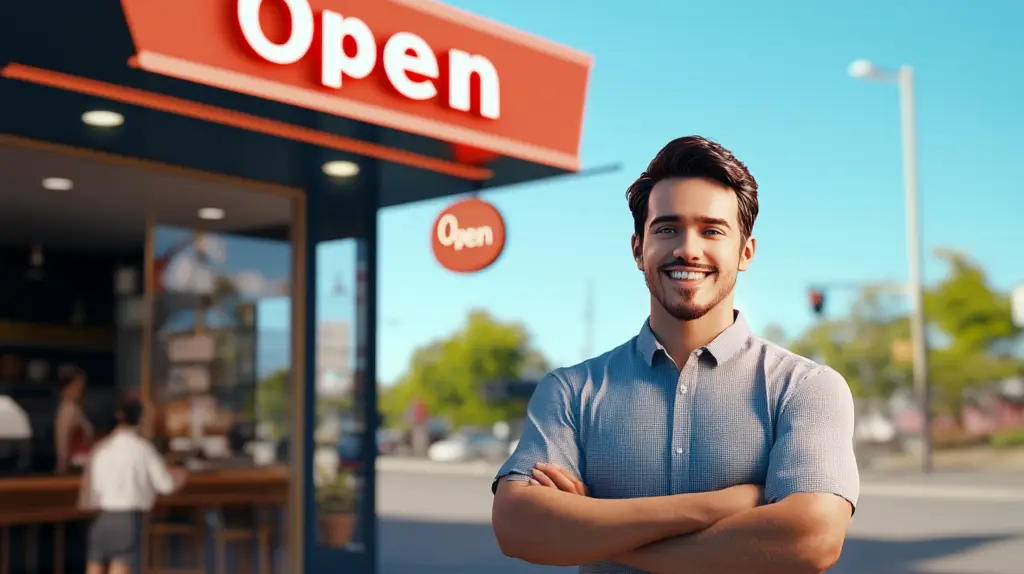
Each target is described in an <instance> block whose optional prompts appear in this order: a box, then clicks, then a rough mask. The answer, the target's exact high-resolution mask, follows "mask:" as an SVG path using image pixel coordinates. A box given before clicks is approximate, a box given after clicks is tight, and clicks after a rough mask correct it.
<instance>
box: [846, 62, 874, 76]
mask: <svg viewBox="0 0 1024 574" xmlns="http://www.w3.org/2000/svg"><path fill="white" fill-rule="evenodd" d="M847 71H848V72H849V73H850V77H851V78H855V79H858V80H867V79H872V78H877V77H878V76H880V75H881V72H880V71H879V69H878V68H876V67H875V65H874V64H872V63H871V61H869V60H854V61H853V62H850V67H849V68H847Z"/></svg>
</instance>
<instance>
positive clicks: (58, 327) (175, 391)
mask: <svg viewBox="0 0 1024 574" xmlns="http://www.w3.org/2000/svg"><path fill="white" fill-rule="evenodd" d="M4 16H5V17H4V22H5V34H4V35H3V36H2V37H0V65H2V66H3V68H2V79H0V175H2V179H0V181H3V182H4V183H3V184H2V187H0V271H3V272H4V273H5V280H4V282H3V287H2V293H0V294H2V297H0V403H2V404H0V407H4V408H7V407H6V406H4V405H13V406H11V407H10V408H12V409H14V411H18V412H17V416H11V417H7V418H5V420H14V419H15V418H17V419H18V420H19V421H20V420H21V419H24V424H21V426H20V427H18V428H16V429H14V430H11V431H8V430H6V429H5V428H3V427H5V425H0V465H3V466H2V469H3V476H0V574H8V573H12V572H22V571H24V572H30V571H32V572H34V571H38V572H62V571H81V567H82V561H83V556H82V552H81V547H82V540H81V538H82V528H81V526H82V520H83V519H84V518H86V515H83V514H82V513H80V512H79V511H78V510H77V509H76V504H75V502H76V498H77V492H78V488H79V478H78V476H77V475H76V474H75V473H74V471H73V470H70V471H68V472H67V473H65V474H63V475H56V474H55V472H56V469H57V467H58V466H59V465H58V464H57V463H56V462H55V461H57V460H58V459H61V456H63V455H61V454H60V453H59V452H58V451H60V448H59V447H54V446H53V445H54V443H55V442H57V441H56V439H55V437H54V435H55V434H59V433H58V431H56V430H55V429H54V424H55V423H54V421H53V418H54V415H53V413H54V411H56V409H57V408H58V405H59V404H60V403H61V401H62V400H72V399H69V398H68V397H69V396H71V395H68V394H67V392H65V394H64V395H61V394H60V392H59V391H58V390H57V389H56V381H57V379H58V377H59V374H60V373H61V372H62V371H63V370H66V369H68V368H70V367H71V366H73V367H75V368H76V369H78V370H80V371H84V372H86V373H87V374H88V383H87V385H86V387H85V388H86V390H85V391H84V393H83V394H82V396H81V397H80V398H78V397H77V395H76V396H75V398H74V399H73V400H78V401H80V402H81V403H82V406H83V409H84V410H85V411H86V412H87V413H88V414H89V416H90V417H92V419H93V420H92V422H93V426H94V427H95V432H94V434H95V436H96V437H99V436H101V435H102V434H103V432H104V429H107V428H109V427H110V425H111V424H112V423H111V422H110V421H109V420H108V419H109V418H110V417H109V413H110V412H111V411H112V408H113V405H114V404H116V402H117V400H119V397H122V396H124V395H125V394H128V393H137V394H139V395H140V396H141V397H142V398H143V400H144V401H145V402H146V403H147V404H148V405H150V406H151V407H152V412H153V416H152V417H151V419H150V420H149V421H148V424H147V425H146V429H145V431H146V432H147V433H148V434H149V436H151V437H152V438H153V440H154V441H155V442H156V444H157V445H158V446H159V447H160V448H161V449H162V450H163V451H164V452H165V453H167V454H168V455H169V456H170V457H172V458H176V459H177V460H179V461H180V462H183V463H187V464H189V465H190V467H191V468H192V469H193V470H194V472H193V473H192V475H191V477H190V484H189V486H188V487H186V489H185V490H183V491H182V492H181V493H179V494H178V495H176V496H173V497H170V498H169V499H168V500H166V501H164V502H163V503H161V506H160V508H159V509H158V512H156V513H155V516H156V515H159V517H163V518H166V519H167V520H168V521H167V522H159V521H157V518H154V522H153V523H152V524H151V525H149V526H148V527H147V536H146V541H147V542H146V547H147V552H146V554H147V558H146V562H147V563H146V565H145V566H144V567H143V569H142V571H145V572H148V571H153V568H156V567H157V566H160V567H171V566H182V567H184V566H188V564H186V563H184V562H182V561H183V560H190V559H191V560H193V562H194V566H192V568H193V569H194V571H204V572H205V571H209V572H214V571H216V572H236V571H251V572H260V573H263V572H267V573H269V572H293V573H300V572H307V573H315V572H320V571H327V570H330V571H332V572H338V571H340V572H367V573H369V572H374V571H375V569H376V548H377V541H376V532H375V527H374V524H375V520H374V517H375V508H374V499H375V485H376V480H375V470H374V459H375V453H376V452H377V439H376V433H375V429H376V428H377V425H378V415H377V397H376V385H375V384H374V381H375V380H376V365H375V357H376V347H377V344H378V336H377V328H376V316H377V313H376V309H377V301H376V293H377V238H378V229H377V220H378V217H377V214H378V210H380V209H381V208H384V207H388V206H393V205H399V204H403V203H407V202H414V201H420V200H425V199H430V198H437V197H442V196H447V195H452V196H455V195H460V194H469V193H472V192H475V191H480V190H484V189H490V188H494V187H498V186H503V185H509V184H515V183H521V182H526V181H532V180H536V179H540V178H545V177H551V176H555V175H559V174H564V173H571V172H575V171H578V170H579V167H580V165H579V161H580V160H579V145H580V136H581V128H582V121H583V108H584V102H585V97H586V88H587V81H588V75H589V71H590V66H591V60H590V58H589V57H588V56H586V55H585V54H581V53H579V52H576V51H574V50H571V49H568V48H565V47H562V46H559V45H556V44H554V43H551V42H548V41H546V40H543V39H540V38H536V37H533V36H530V35H528V34H525V33H523V32H520V31H517V30H514V29H511V28H508V27H505V26H503V25H499V24H496V23H494V22H490V21H487V20H484V19H481V18H478V17H476V16H474V15H472V14H468V13H466V12H463V11H461V10H457V9H454V8H451V7H448V6H446V5H443V4H439V3H436V2H433V1H429V0H372V1H368V0H359V1H357V0H265V1H261V0H175V1H173V2H171V1H158V0H122V2H120V3H118V2H115V1H114V0H104V1H102V2H99V1H97V2H81V1H78V2H74V1H71V0H39V1H37V2H17V3H14V4H12V5H11V6H7V7H6V10H5V15H4ZM454 199H455V198H453V201H454ZM483 205H484V206H486V205H487V204H483ZM481 214H482V215H481ZM495 217H496V219H495ZM436 225H437V226H438V228H439V230H440V231H441V233H435V236H434V238H433V239H431V238H426V237H423V238H419V237H410V238H408V241H433V242H434V249H435V253H437V255H438V262H439V264H443V265H444V266H446V267H448V268H449V269H452V270H453V272H460V271H461V272H472V271H474V270H478V269H481V268H483V267H485V266H487V265H490V264H492V263H493V262H494V261H495V259H496V258H497V256H498V255H500V252H501V248H502V246H503V243H504V227H505V226H506V225H507V226H509V227H511V228H512V231H511V232H512V233H515V231H514V229H515V226H516V225H517V222H514V221H510V222H503V221H501V218H500V215H499V214H496V213H491V212H488V211H487V209H486V208H483V209H481V204H480V202H475V203H474V202H470V203H469V204H462V205H458V206H453V208H452V209H451V210H446V213H445V214H441V215H440V216H439V218H438V222H437V224H436ZM328 246H330V248H329V249H328ZM336 277H337V278H336ZM339 301H340V302H339ZM339 306H340V307H344V312H339V311H338V309H339V308H340V307H339ZM328 311H330V312H328ZM275 393H276V394H275ZM72 394H74V393H72ZM5 401H6V402H5ZM14 411H12V412H14ZM4 412H7V411H4ZM5 417H6V415H5ZM325 418H326V419H330V420H331V421H333V426H332V425H330V424H327V425H326V426H325V424H326V423H325V422H324V420H325ZM196 421H201V422H196ZM8 426H10V425H8ZM13 426H17V425H13ZM22 427H24V428H22ZM12 428H13V427H12ZM332 429H333V430H332ZM5 432H7V433H8V435H4V434H3V433H5ZM321 435H330V436H327V437H326V438H325V437H324V436H321ZM325 445H328V446H325ZM65 454H66V453H65ZM321 459H323V460H321ZM61 460H63V459H61ZM324 460H326V461H327V462H326V464H324ZM324 468H327V469H328V472H321V471H322V470H323V469H324ZM314 469H318V471H317V472H314ZM353 516H354V518H353ZM239 548H245V549H242V550H239ZM189 554H194V556H187V555H189ZM161 561H163V562H161ZM158 563H159V564H158Z"/></svg>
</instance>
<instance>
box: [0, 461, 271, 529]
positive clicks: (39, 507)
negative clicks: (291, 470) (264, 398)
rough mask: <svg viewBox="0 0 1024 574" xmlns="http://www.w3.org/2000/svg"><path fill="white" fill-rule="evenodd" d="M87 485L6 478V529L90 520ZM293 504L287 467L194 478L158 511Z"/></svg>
mask: <svg viewBox="0 0 1024 574" xmlns="http://www.w3.org/2000/svg"><path fill="white" fill-rule="evenodd" d="M81 483H82V477H81V476H35V477H18V478H3V479H0V526H13V525H23V524H49V523H54V522H68V521H72V520H82V519H84V518H88V514H87V513H83V512H81V511H80V510H78V508H77V502H78V491H79V488H80V486H81ZM287 499H288V469H287V467H285V466H268V467H255V468H244V469H241V468H240V469H230V470H228V469H224V470H209V471H203V472H196V473H191V474H189V477H188V482H187V483H186V484H185V488H183V489H182V490H181V491H179V492H177V493H175V494H172V495H170V496H163V497H160V498H159V499H158V500H157V506H158V507H168V506H171V507H188V506H197V507H204V506H209V507H218V506H229V505H247V504H251V505H259V506H284V504H285V502H286V501H287Z"/></svg>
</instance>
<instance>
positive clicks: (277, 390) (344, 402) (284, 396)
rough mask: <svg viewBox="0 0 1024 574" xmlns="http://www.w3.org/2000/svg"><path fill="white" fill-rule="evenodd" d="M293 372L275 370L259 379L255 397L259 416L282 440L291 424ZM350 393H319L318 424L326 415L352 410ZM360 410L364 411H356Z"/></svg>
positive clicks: (317, 404) (274, 434) (271, 431)
mask: <svg viewBox="0 0 1024 574" xmlns="http://www.w3.org/2000/svg"><path fill="white" fill-rule="evenodd" d="M290 379H291V372H290V371H289V370H288V369H280V370H277V371H274V372H273V373H271V374H270V375H268V376H267V378H265V379H263V380H262V381H260V382H259V384H258V385H257V387H256V396H255V398H254V402H255V405H254V411H255V413H256V420H257V421H258V422H260V423H263V424H266V425H267V427H268V428H269V429H270V434H271V437H270V438H271V439H272V440H280V439H282V438H284V437H285V436H287V435H288V432H289V430H290V429H291V428H292V424H291V411H290V405H291V394H290V392H289V390H290V389H291V388H292V385H291V380H290ZM352 402H353V401H352V397H351V396H340V397H319V396H318V397H317V399H316V413H317V421H316V422H317V424H319V423H320V422H321V421H322V420H323V419H324V418H325V417H327V416H330V415H335V414H344V413H349V412H351V411H352V408H353V404H352ZM356 414H357V415H358V414H361V413H356Z"/></svg>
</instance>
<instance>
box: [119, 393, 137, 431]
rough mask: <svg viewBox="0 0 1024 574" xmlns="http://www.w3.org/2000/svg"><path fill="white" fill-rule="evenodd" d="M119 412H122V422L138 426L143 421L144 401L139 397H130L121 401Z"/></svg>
mask: <svg viewBox="0 0 1024 574" xmlns="http://www.w3.org/2000/svg"><path fill="white" fill-rule="evenodd" d="M117 412H118V413H119V414H120V417H119V419H120V422H121V423H122V424H126V425H128V426H133V427H137V426H139V423H140V422H141V421H142V403H141V402H139V401H138V400H137V399H128V400H126V401H124V402H123V403H121V406H120V407H118V409H117Z"/></svg>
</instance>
